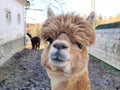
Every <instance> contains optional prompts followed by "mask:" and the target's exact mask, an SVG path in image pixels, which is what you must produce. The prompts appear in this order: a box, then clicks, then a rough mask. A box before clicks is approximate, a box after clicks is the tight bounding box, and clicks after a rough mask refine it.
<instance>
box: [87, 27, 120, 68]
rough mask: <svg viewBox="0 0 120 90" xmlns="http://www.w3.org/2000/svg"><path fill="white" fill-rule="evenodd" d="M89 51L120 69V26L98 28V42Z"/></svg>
mask: <svg viewBox="0 0 120 90" xmlns="http://www.w3.org/2000/svg"><path fill="white" fill-rule="evenodd" d="M89 52H90V54H92V55H93V56H95V57H97V58H99V59H101V60H102V61H104V62H106V63H108V64H110V65H112V66H113V67H115V68H117V69H119V70H120V28H118V29H99V30H96V44H95V45H94V46H93V47H91V48H89Z"/></svg>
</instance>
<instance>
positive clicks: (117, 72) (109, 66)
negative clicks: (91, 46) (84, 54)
mask: <svg viewBox="0 0 120 90" xmlns="http://www.w3.org/2000/svg"><path fill="white" fill-rule="evenodd" d="M89 58H90V60H91V59H92V60H95V61H96V62H97V63H100V64H101V65H102V66H103V67H104V68H105V69H107V70H109V71H110V72H111V73H112V74H113V75H115V76H116V77H118V78H119V79H120V70H118V69H116V68H114V67H113V66H111V65H109V64H107V63H105V62H103V61H102V60H100V59H98V58H96V57H94V56H92V55H90V57H89Z"/></svg>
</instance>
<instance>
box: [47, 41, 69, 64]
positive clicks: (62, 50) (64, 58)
mask: <svg viewBox="0 0 120 90" xmlns="http://www.w3.org/2000/svg"><path fill="white" fill-rule="evenodd" d="M68 48H69V46H68V45H67V44H66V43H64V42H62V41H61V42H54V43H53V44H52V45H51V49H50V52H49V58H50V63H51V64H53V65H55V66H64V64H65V63H66V62H68V61H69V60H70V54H69V51H68Z"/></svg>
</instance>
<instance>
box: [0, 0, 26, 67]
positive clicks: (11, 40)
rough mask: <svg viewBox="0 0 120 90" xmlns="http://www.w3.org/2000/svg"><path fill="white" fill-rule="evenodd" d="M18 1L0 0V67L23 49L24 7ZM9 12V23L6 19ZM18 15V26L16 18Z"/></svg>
mask: <svg viewBox="0 0 120 90" xmlns="http://www.w3.org/2000/svg"><path fill="white" fill-rule="evenodd" d="M21 2H22V1H19V0H0V65H2V64H4V63H5V62H6V61H7V60H8V59H9V58H10V57H11V56H12V55H13V54H15V53H16V52H19V51H21V50H22V49H23V48H24V33H25V28H24V27H25V23H24V19H25V18H24V6H23V5H22V3H21ZM6 10H9V11H10V12H11V22H8V21H7V19H6ZM18 14H19V15H20V17H21V18H20V21H21V22H20V24H18V19H17V16H18Z"/></svg>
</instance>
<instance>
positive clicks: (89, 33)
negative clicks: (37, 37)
mask: <svg viewBox="0 0 120 90" xmlns="http://www.w3.org/2000/svg"><path fill="white" fill-rule="evenodd" d="M61 33H66V34H67V35H68V36H69V38H70V40H71V41H72V43H79V44H82V45H83V46H90V45H92V44H94V42H95V31H94V29H93V26H92V25H91V24H90V23H89V22H88V21H87V20H84V19H83V18H81V17H80V16H79V15H75V14H74V13H71V14H66V15H65V14H63V15H60V16H56V17H52V18H50V19H47V20H46V21H45V23H44V24H43V26H42V29H41V38H42V39H43V40H47V39H48V38H49V37H50V38H52V39H53V40H55V39H56V38H57V36H59V35H60V34H61Z"/></svg>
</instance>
